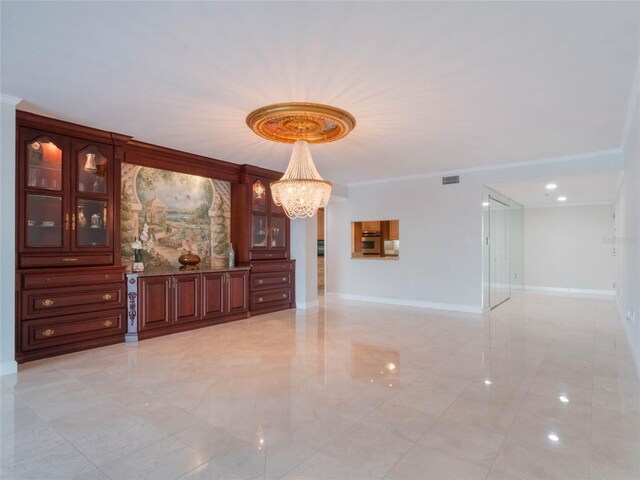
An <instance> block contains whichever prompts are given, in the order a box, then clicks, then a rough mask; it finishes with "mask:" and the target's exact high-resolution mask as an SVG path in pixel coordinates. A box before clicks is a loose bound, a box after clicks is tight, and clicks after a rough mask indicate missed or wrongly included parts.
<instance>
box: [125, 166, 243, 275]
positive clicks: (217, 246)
mask: <svg viewBox="0 0 640 480" xmlns="http://www.w3.org/2000/svg"><path fill="white" fill-rule="evenodd" d="M121 178H122V202H121V205H122V207H121V208H122V211H121V215H120V218H121V242H122V261H123V263H132V262H133V259H134V252H133V249H132V248H131V244H132V243H133V242H134V240H136V238H137V237H138V235H139V234H140V231H141V230H142V227H143V225H144V224H145V223H146V224H148V226H149V237H150V240H151V241H152V244H153V248H152V249H151V250H150V251H149V252H146V251H145V252H143V263H144V264H145V268H146V269H160V268H178V267H180V264H179V263H178V257H179V256H180V255H182V254H183V253H188V252H191V253H195V254H197V255H199V256H200V257H201V258H202V262H201V265H203V266H204V267H208V266H211V267H223V266H224V265H225V262H226V256H227V252H228V250H229V241H230V232H231V228H230V218H231V213H230V210H231V208H230V205H231V203H230V201H231V184H230V183H229V182H225V181H222V180H211V179H209V178H204V177H198V176H196V175H187V174H184V173H177V172H170V171H167V170H158V169H155V168H149V167H141V166H139V165H131V164H127V163H123V164H122V176H121Z"/></svg>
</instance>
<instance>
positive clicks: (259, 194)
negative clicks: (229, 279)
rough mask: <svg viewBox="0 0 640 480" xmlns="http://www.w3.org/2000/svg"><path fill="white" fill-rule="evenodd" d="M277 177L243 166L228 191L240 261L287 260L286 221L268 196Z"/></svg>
mask: <svg viewBox="0 0 640 480" xmlns="http://www.w3.org/2000/svg"><path fill="white" fill-rule="evenodd" d="M279 177H280V175H279V174H278V173H277V172H271V171H270V170H265V169H261V168H257V167H249V166H244V167H243V171H242V173H241V175H240V183H238V184H233V185H232V189H231V208H232V217H233V219H234V221H233V222H232V223H231V236H232V241H233V245H234V248H235V249H236V258H237V260H238V261H239V262H249V261H253V260H282V259H288V258H289V218H288V217H287V216H286V215H285V213H284V209H283V208H282V207H281V206H278V205H276V204H275V203H274V202H273V199H272V197H271V189H270V184H271V182H272V181H274V180H277V179H278V178H279Z"/></svg>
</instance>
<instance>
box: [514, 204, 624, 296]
mask: <svg viewBox="0 0 640 480" xmlns="http://www.w3.org/2000/svg"><path fill="white" fill-rule="evenodd" d="M613 211H614V207H613V205H588V206H567V207H548V208H525V209H524V259H525V267H524V272H525V273H524V277H525V288H527V289H535V288H561V289H571V290H577V291H580V290H593V291H594V292H593V293H609V294H613V282H614V275H613V271H614V257H613V245H612V244H611V242H610V239H611V238H613V235H614V219H613Z"/></svg>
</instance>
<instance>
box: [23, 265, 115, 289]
mask: <svg viewBox="0 0 640 480" xmlns="http://www.w3.org/2000/svg"><path fill="white" fill-rule="evenodd" d="M79 270H81V269H79ZM124 280H125V274H124V269H123V268H110V269H106V268H102V269H100V270H89V269H87V270H81V271H77V270H74V271H73V272H69V271H63V272H43V273H41V272H38V273H24V274H22V288H23V289H25V290H31V289H34V288H52V287H75V286H83V285H101V284H105V283H115V282H124Z"/></svg>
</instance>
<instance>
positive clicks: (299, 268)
mask: <svg viewBox="0 0 640 480" xmlns="http://www.w3.org/2000/svg"><path fill="white" fill-rule="evenodd" d="M291 258H293V259H295V261H296V306H297V308H313V307H317V306H318V223H317V219H316V217H312V218H298V219H295V220H291Z"/></svg>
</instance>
